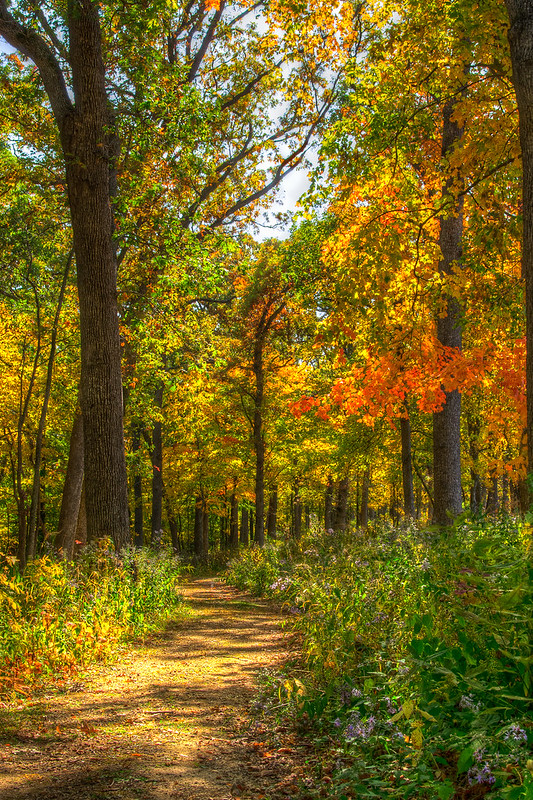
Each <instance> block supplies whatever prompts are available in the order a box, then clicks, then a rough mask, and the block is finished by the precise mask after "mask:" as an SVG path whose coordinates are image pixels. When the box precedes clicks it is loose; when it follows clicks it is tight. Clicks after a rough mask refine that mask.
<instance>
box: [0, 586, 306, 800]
mask: <svg viewBox="0 0 533 800" xmlns="http://www.w3.org/2000/svg"><path fill="white" fill-rule="evenodd" d="M184 594H185V597H186V600H187V603H188V604H189V605H190V606H191V609H192V613H191V615H190V616H189V617H187V618H185V619H180V620H179V621H176V622H173V623H171V624H170V625H168V626H167V629H166V630H165V632H164V633H162V634H160V635H158V636H156V637H154V638H152V639H151V640H150V641H149V642H148V643H147V644H144V645H139V646H137V647H135V648H133V649H128V650H127V651H125V653H124V655H123V656H121V658H120V660H119V661H118V662H116V663H114V664H112V665H107V666H98V667H95V668H93V669H92V670H91V671H89V673H88V674H86V675H85V677H84V678H83V681H78V682H77V683H72V684H71V685H70V686H69V687H68V690H67V691H65V692H61V693H56V692H54V693H50V694H48V695H45V696H43V697H38V698H27V699H25V700H24V701H23V702H19V703H12V704H9V705H4V707H3V708H1V709H0V724H1V730H0V735H1V773H0V798H1V800H22V798H24V800H37V799H39V800H71V799H72V800H109V798H117V800H118V799H119V798H123V800H163V798H175V799H176V800H210V799H212V800H230V798H237V797H240V798H243V799H244V798H254V800H259V799H260V798H268V800H271V799H272V798H283V797H288V796H292V795H293V793H294V790H295V784H296V781H297V778H298V777H299V775H300V774H301V769H302V767H301V766H298V764H297V763H296V762H297V760H298V755H297V750H296V748H294V747H293V746H292V744H293V743H292V742H291V741H290V739H289V740H285V741H283V742H279V743H278V747H277V749H276V748H272V747H269V746H268V745H267V744H266V742H265V741H263V738H264V733H265V732H264V731H263V732H262V730H261V728H260V727H258V726H255V727H254V725H253V723H250V720H249V718H248V716H247V709H248V707H249V705H250V702H251V701H252V699H253V696H254V679H255V676H256V674H257V672H258V670H260V669H261V668H262V667H276V665H278V664H279V663H280V662H281V661H282V660H283V658H284V657H285V655H286V654H285V652H284V641H283V633H282V631H281V627H280V617H279V615H278V614H277V612H276V611H275V609H273V608H272V606H271V605H269V604H268V603H266V602H262V601H257V600H254V599H252V598H250V597H249V596H247V595H244V594H242V593H239V592H237V591H236V590H234V589H232V588H229V587H226V586H225V585H224V584H223V583H222V582H220V581H219V580H218V579H195V580H192V581H190V582H189V583H188V584H187V585H186V587H185V590H184ZM282 735H283V734H282ZM282 745H283V746H282Z"/></svg>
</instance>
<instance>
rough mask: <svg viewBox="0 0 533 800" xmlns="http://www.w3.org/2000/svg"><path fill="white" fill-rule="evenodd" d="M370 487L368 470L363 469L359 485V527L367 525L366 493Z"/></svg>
mask: <svg viewBox="0 0 533 800" xmlns="http://www.w3.org/2000/svg"><path fill="white" fill-rule="evenodd" d="M369 489H370V472H369V470H368V469H367V470H365V473H364V475H363V485H362V487H361V520H360V526H361V528H367V527H368V494H369Z"/></svg>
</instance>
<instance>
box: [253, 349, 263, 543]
mask: <svg viewBox="0 0 533 800" xmlns="http://www.w3.org/2000/svg"><path fill="white" fill-rule="evenodd" d="M263 344H264V342H263V336H262V335H258V336H257V337H256V340H255V345H254V359H253V370H254V376H255V397H254V421H253V436H254V448H255V541H256V542H257V544H258V545H259V547H263V546H264V544H265V520H264V517H265V439H264V434H263V402H264V395H265V374H264V367H263Z"/></svg>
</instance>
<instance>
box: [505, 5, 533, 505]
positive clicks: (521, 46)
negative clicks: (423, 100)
mask: <svg viewBox="0 0 533 800" xmlns="http://www.w3.org/2000/svg"><path fill="white" fill-rule="evenodd" d="M505 4H506V6H507V12H508V14H509V23H510V27H509V45H510V49H511V63H512V67H513V83H514V89H515V93H516V100H517V105H518V123H519V131H520V147H521V150H522V218H523V231H522V278H523V279H524V282H525V293H526V348H527V356H526V394H527V470H528V473H529V474H531V473H533V2H532V1H531V0H506V2H505ZM531 499H532V498H531V497H529V498H528V500H526V498H525V497H524V499H523V501H522V503H521V505H522V506H523V505H526V506H527V505H529V504H530V503H531Z"/></svg>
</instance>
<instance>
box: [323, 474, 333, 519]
mask: <svg viewBox="0 0 533 800" xmlns="http://www.w3.org/2000/svg"><path fill="white" fill-rule="evenodd" d="M324 527H325V529H326V530H327V531H330V530H332V529H333V478H332V477H331V475H328V485H327V486H326V493H325V498H324Z"/></svg>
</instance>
